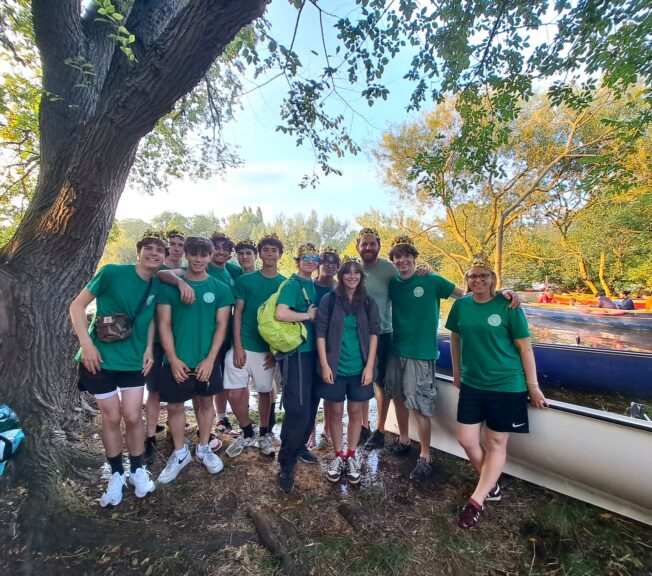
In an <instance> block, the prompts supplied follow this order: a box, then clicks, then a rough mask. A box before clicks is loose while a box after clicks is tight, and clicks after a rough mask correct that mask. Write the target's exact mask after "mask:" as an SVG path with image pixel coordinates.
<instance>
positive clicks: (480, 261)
mask: <svg viewBox="0 0 652 576" xmlns="http://www.w3.org/2000/svg"><path fill="white" fill-rule="evenodd" d="M470 268H486V269H487V270H491V269H492V268H491V265H490V264H489V263H488V262H487V260H486V259H485V258H484V257H483V256H482V255H480V256H474V257H473V260H472V261H471V266H470Z"/></svg>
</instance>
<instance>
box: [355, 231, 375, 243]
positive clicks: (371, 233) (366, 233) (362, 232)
mask: <svg viewBox="0 0 652 576" xmlns="http://www.w3.org/2000/svg"><path fill="white" fill-rule="evenodd" d="M363 236H375V237H376V240H378V241H379V242H380V234H378V230H376V229H375V228H363V229H362V230H360V232H358V237H357V240H360V238H362V237H363Z"/></svg>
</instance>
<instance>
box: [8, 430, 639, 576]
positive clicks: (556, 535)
mask: <svg viewBox="0 0 652 576" xmlns="http://www.w3.org/2000/svg"><path fill="white" fill-rule="evenodd" d="M279 428H280V425H277V426H276V429H275V431H276V432H277V433H278V431H279ZM391 440H392V438H391V437H390V435H387V439H386V441H387V444H389V443H390V442H391ZM80 441H81V442H82V443H83V444H84V445H85V446H86V447H87V449H89V450H92V451H95V452H97V453H98V455H99V454H101V444H100V442H99V439H98V436H97V428H89V430H88V431H87V433H86V434H85V435H84V436H83V437H82V439H81V440H80ZM230 441H231V438H229V437H224V443H225V446H226V445H227V444H228V442H230ZM159 449H160V454H159V457H158V458H157V461H156V463H155V464H154V465H153V466H152V467H151V471H152V474H153V476H154V477H156V476H157V475H158V473H159V472H160V470H161V469H162V468H163V466H164V465H165V459H166V457H167V456H168V455H169V453H170V451H171V446H170V443H169V441H163V442H162V443H161V444H160V445H159ZM315 453H316V454H317V455H318V456H319V459H320V463H319V464H312V465H309V464H304V463H300V464H299V466H298V469H297V474H296V488H295V490H294V491H293V492H292V493H291V494H288V495H285V494H282V493H280V492H279V491H278V490H277V488H276V483H275V482H276V472H277V464H276V462H275V460H272V459H269V458H267V457H265V456H263V455H262V454H261V453H260V452H259V450H257V449H255V448H249V449H248V450H247V451H245V453H243V454H242V455H241V456H239V457H237V458H235V459H230V458H229V457H228V456H226V455H224V448H222V450H221V451H220V455H221V456H222V458H223V461H224V464H225V468H224V470H223V471H222V472H221V473H219V474H217V475H215V476H210V475H209V474H208V473H207V472H206V470H205V469H204V468H203V466H201V465H200V464H199V463H198V462H197V461H193V462H192V464H191V465H189V466H188V467H187V468H186V469H184V470H183V472H182V473H181V474H180V475H179V477H178V478H177V480H176V481H175V482H173V483H171V484H168V485H158V486H157V488H156V491H155V492H154V493H153V494H151V495H150V496H149V497H147V498H146V499H144V500H137V499H136V498H135V496H134V493H133V489H132V488H130V487H128V488H126V489H125V497H124V500H123V502H122V504H121V505H120V506H119V507H117V508H115V509H102V508H100V506H99V504H98V501H99V496H100V494H101V490H102V486H103V482H101V481H100V471H97V473H95V471H89V472H91V476H92V479H91V480H88V481H79V480H75V481H73V480H70V481H68V482H65V483H63V484H62V485H61V493H62V494H64V495H66V494H67V495H68V497H69V500H70V506H69V509H70V513H69V514H68V515H66V516H65V517H62V518H61V521H60V526H59V525H58V526H57V532H58V534H51V535H50V537H48V538H42V539H40V540H39V541H42V542H41V544H40V545H39V546H38V547H36V546H35V545H33V543H32V542H30V541H28V540H27V539H26V537H25V533H26V531H25V530H24V529H22V530H21V528H20V526H19V522H20V520H19V518H20V509H21V506H23V505H24V504H25V503H26V502H27V499H28V498H29V497H30V495H29V493H28V491H27V490H26V489H25V488H24V487H23V486H20V485H18V486H16V485H14V486H10V487H7V486H4V487H2V486H0V538H1V541H2V546H1V547H0V548H1V550H2V552H1V553H0V574H2V575H3V576H4V575H7V576H9V575H11V576H13V575H19V574H30V575H31V574H38V575H50V574H53V575H65V576H77V575H107V576H108V575H122V574H125V575H127V574H143V575H145V576H157V575H186V574H187V575H193V576H199V575H206V576H213V575H228V576H239V575H263V576H264V575H269V576H272V575H280V574H287V573H293V572H294V573H296V574H315V575H331V574H332V575H338V576H340V575H342V574H347V575H363V574H364V575H367V574H387V575H390V574H391V575H400V574H405V575H410V576H418V575H440V574H441V575H455V576H464V575H481V574H487V575H497V574H514V575H517V574H527V575H544V574H545V575H553V574H555V575H598V574H613V575H623V576H625V575H628V576H634V575H638V576H643V575H650V574H652V527H648V526H644V525H642V524H639V523H637V522H634V521H631V520H628V519H626V518H623V517H620V516H617V515H615V514H611V513H608V512H605V511H604V510H601V509H598V508H595V507H593V506H590V505H587V504H584V503H581V502H578V501H576V500H573V499H571V498H568V497H565V496H562V495H560V494H557V493H554V492H551V491H548V490H545V489H541V488H539V487H537V486H534V485H532V484H528V483H526V482H523V481H520V480H517V479H513V478H505V479H504V480H503V482H502V485H503V491H504V496H503V500H502V501H501V502H496V503H488V505H487V508H486V512H485V514H484V516H483V517H482V519H481V522H480V524H479V525H478V527H477V528H475V529H472V530H468V531H464V530H461V529H459V528H457V526H456V522H455V521H456V515H457V513H458V511H459V509H460V507H461V506H462V505H463V504H464V502H465V500H466V499H467V498H468V496H469V494H470V493H471V492H472V490H473V486H474V483H475V480H476V478H475V474H474V472H473V470H472V468H471V466H470V465H469V464H468V463H467V462H465V461H463V460H460V459H457V458H455V457H453V456H449V455H447V454H444V453H441V452H437V451H433V458H434V468H435V474H434V477H433V478H432V480H431V481H429V482H427V483H426V484H424V485H413V484H411V483H410V481H409V480H408V476H409V472H410V470H411V468H412V467H413V466H414V463H415V460H416V457H417V455H418V451H417V449H416V447H413V450H412V453H411V454H410V455H409V456H408V457H407V458H404V459H397V458H396V457H393V456H391V455H390V454H389V453H388V452H387V451H386V450H384V451H374V452H364V451H361V453H362V461H363V470H364V474H365V476H364V480H363V482H362V483H361V484H360V485H359V486H351V485H349V484H347V483H346V481H345V480H342V481H341V482H340V483H338V484H332V483H331V482H329V481H328V480H327V479H326V478H325V476H324V473H323V472H324V470H325V468H326V466H327V463H328V461H329V459H330V458H331V456H332V454H331V449H330V448H329V447H328V446H325V445H323V443H322V445H321V446H320V447H318V448H317V449H316V451H315ZM254 520H256V524H255V523H254ZM256 526H258V528H259V530H260V529H261V526H262V533H261V532H259V531H257V528H256ZM30 529H32V530H33V531H34V533H36V534H37V533H38V530H39V527H38V526H32V527H30ZM270 540H271V544H278V545H280V546H281V548H280V549H278V550H277V552H276V553H272V552H270V551H269V550H268V548H266V547H265V546H264V545H263V542H265V543H266V544H268V545H269V544H270ZM43 542H46V544H43Z"/></svg>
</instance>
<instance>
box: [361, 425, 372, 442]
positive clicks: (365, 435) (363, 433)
mask: <svg viewBox="0 0 652 576" xmlns="http://www.w3.org/2000/svg"><path fill="white" fill-rule="evenodd" d="M370 437H371V430H369V428H367V427H366V426H363V427H362V428H361V429H360V444H364V443H365V442H366V441H367V440H369V438H370Z"/></svg>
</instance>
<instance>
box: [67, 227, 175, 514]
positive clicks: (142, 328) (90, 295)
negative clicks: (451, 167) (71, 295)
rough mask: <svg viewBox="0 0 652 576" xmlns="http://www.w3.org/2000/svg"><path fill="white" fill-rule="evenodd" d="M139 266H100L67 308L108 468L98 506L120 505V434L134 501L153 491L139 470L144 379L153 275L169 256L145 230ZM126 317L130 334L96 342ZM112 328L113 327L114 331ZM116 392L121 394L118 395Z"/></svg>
mask: <svg viewBox="0 0 652 576" xmlns="http://www.w3.org/2000/svg"><path fill="white" fill-rule="evenodd" d="M136 250H137V252H138V262H137V264H136V265H133V264H107V265H106V266H103V267H102V268H101V269H100V270H99V272H98V273H97V274H96V275H95V276H94V277H93V279H92V280H91V281H90V282H89V283H88V284H87V285H86V287H85V288H84V289H83V290H82V291H81V292H80V293H79V295H78V296H77V298H75V299H74V300H73V302H72V304H71V305H70V317H71V320H72V326H73V328H74V330H75V333H76V335H77V338H78V340H79V345H80V347H81V348H80V351H79V352H78V353H77V357H76V360H77V361H78V362H79V363H80V364H79V387H80V389H82V390H86V391H88V392H90V393H91V394H93V395H94V396H95V399H96V401H97V406H98V408H99V410H100V414H101V415H102V443H103V445H104V451H105V453H106V457H107V460H108V463H109V466H110V467H111V477H110V478H109V484H108V487H107V489H106V491H105V492H104V493H103V494H102V496H101V497H100V505H101V506H117V505H118V504H120V502H122V489H123V487H124V485H125V483H126V482H125V480H126V476H125V471H124V468H123V464H122V431H121V429H120V424H121V422H122V421H124V423H125V437H126V441H127V449H128V450H129V460H130V474H129V483H130V484H131V485H132V486H134V487H135V491H136V497H137V498H143V497H145V496H146V495H147V494H149V493H150V492H153V491H154V489H155V485H154V482H152V480H150V478H149V473H148V472H147V471H146V470H145V469H144V468H143V442H144V440H145V428H144V426H143V418H142V406H143V389H144V386H145V376H146V375H147V373H148V372H149V371H150V370H151V368H152V365H153V363H154V358H153V354H152V345H153V341H154V322H153V317H154V301H155V300H156V295H157V293H158V290H159V281H158V278H157V277H156V272H157V270H158V269H159V267H160V266H161V264H163V261H164V260H165V257H166V256H167V255H168V246H167V242H166V240H165V237H164V236H162V235H159V234H157V233H154V232H151V231H148V232H146V233H145V235H144V236H143V238H142V239H141V240H139V241H138V243H137V244H136ZM96 299H97V311H96V313H95V318H94V319H93V322H92V324H91V328H90V330H89V327H88V323H87V320H86V308H87V307H88V305H89V304H90V303H91V302H92V301H93V300H96ZM117 315H127V316H128V318H129V319H130V324H131V333H130V334H129V335H128V336H127V337H126V338H123V339H121V340H118V341H113V342H105V341H102V340H100V338H99V336H98V334H97V329H96V326H97V325H99V324H98V323H101V326H103V327H106V326H108V325H111V324H113V325H114V326H115V325H116V323H117V322H118V321H119V320H120V319H121V318H124V316H117ZM116 328H117V326H116ZM118 389H119V390H120V394H118Z"/></svg>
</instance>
